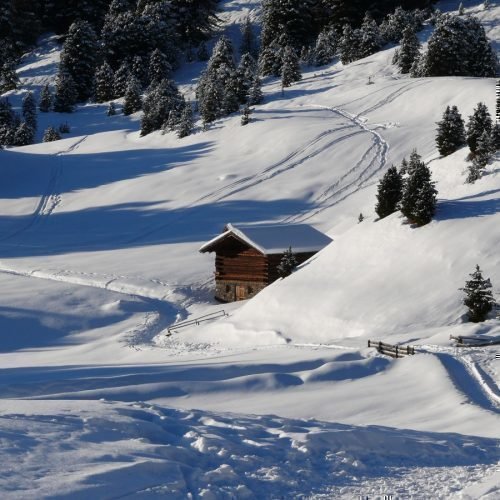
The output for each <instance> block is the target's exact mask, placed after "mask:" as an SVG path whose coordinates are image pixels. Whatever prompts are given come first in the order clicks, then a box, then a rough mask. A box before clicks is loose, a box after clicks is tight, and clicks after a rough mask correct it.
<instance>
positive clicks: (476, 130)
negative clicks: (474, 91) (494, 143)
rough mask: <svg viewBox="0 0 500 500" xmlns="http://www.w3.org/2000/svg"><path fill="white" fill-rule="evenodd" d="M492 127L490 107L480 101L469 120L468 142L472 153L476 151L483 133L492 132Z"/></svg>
mask: <svg viewBox="0 0 500 500" xmlns="http://www.w3.org/2000/svg"><path fill="white" fill-rule="evenodd" d="M492 128H493V122H492V120H491V115H490V113H489V112H488V108H487V107H486V105H485V104H484V103H482V102H480V103H478V105H477V107H476V108H475V109H474V112H473V113H472V115H471V116H470V117H469V121H468V122H467V144H468V146H469V148H470V150H471V153H475V152H476V148H477V143H478V141H479V138H480V137H481V136H482V135H483V133H484V132H487V133H488V134H490V133H491V129H492Z"/></svg>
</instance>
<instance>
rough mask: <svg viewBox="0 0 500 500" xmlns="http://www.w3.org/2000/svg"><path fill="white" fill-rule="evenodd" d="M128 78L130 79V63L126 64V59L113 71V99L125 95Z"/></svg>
mask: <svg viewBox="0 0 500 500" xmlns="http://www.w3.org/2000/svg"><path fill="white" fill-rule="evenodd" d="M129 80H130V65H129V64H128V62H127V61H125V62H123V63H122V65H121V66H120V67H119V68H118V69H117V70H116V72H115V77H114V81H113V97H114V98H115V99H118V98H120V97H123V96H124V95H125V93H126V92H127V88H128V84H129Z"/></svg>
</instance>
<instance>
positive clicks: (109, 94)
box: [94, 61, 114, 102]
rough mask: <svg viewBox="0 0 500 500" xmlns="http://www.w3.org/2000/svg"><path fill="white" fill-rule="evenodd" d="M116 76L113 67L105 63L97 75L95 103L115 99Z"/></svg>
mask: <svg viewBox="0 0 500 500" xmlns="http://www.w3.org/2000/svg"><path fill="white" fill-rule="evenodd" d="M113 84H114V74H113V70H112V69H111V66H110V65H109V64H108V63H107V62H106V61H105V62H104V63H103V64H102V66H100V67H99V68H98V69H97V71H96V74H95V85H94V99H95V102H107V101H110V100H111V99H113V97H114V90H113Z"/></svg>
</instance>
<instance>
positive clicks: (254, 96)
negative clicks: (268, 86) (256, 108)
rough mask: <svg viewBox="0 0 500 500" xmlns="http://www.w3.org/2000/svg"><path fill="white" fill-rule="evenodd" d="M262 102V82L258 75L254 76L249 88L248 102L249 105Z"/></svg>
mask: <svg viewBox="0 0 500 500" xmlns="http://www.w3.org/2000/svg"><path fill="white" fill-rule="evenodd" d="M263 100H264V95H263V94H262V82H261V81H260V78H259V76H258V75H255V77H254V79H253V81H252V85H251V87H250V92H249V95H248V101H249V103H250V104H251V105H255V104H260V103H261V102H262V101H263Z"/></svg>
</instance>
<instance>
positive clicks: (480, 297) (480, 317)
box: [460, 265, 495, 323]
mask: <svg viewBox="0 0 500 500" xmlns="http://www.w3.org/2000/svg"><path fill="white" fill-rule="evenodd" d="M469 276H470V277H471V279H470V280H467V281H466V282H465V287H464V288H461V289H460V290H462V291H463V292H464V293H465V297H464V299H463V303H464V305H465V306H467V308H468V317H469V321H472V322H473V323H480V322H482V321H485V320H486V318H487V317H488V314H489V313H490V312H491V311H492V310H493V306H494V304H495V299H494V298H493V294H492V291H491V289H492V286H491V281H490V279H489V278H483V273H482V271H481V269H480V268H479V265H476V270H475V271H474V272H473V273H472V274H470V275H469Z"/></svg>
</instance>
